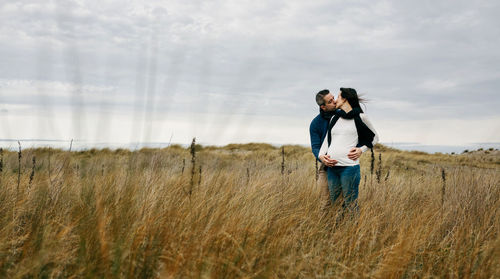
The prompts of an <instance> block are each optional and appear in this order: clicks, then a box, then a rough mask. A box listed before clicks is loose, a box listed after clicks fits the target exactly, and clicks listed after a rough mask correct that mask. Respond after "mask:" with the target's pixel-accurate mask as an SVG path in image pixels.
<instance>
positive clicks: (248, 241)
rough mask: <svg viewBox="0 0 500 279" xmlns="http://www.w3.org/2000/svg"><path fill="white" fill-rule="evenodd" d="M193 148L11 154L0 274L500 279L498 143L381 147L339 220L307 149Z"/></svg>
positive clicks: (0, 227)
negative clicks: (490, 146)
mask: <svg viewBox="0 0 500 279" xmlns="http://www.w3.org/2000/svg"><path fill="white" fill-rule="evenodd" d="M194 150H195V158H194V160H193V159H192V153H191V150H190V149H184V148H182V147H180V146H170V147H169V148H164V149H142V150H140V151H136V152H130V151H127V150H116V151H111V150H106V149H104V150H87V151H82V152H68V151H62V150H54V149H27V150H23V151H22V153H21V154H22V156H21V157H20V159H19V154H18V153H17V152H7V151H3V152H2V154H1V155H0V156H1V166H0V171H1V172H0V212H1V213H0V278H33V277H35V278H36V277H40V278H96V277H97V278H155V277H159V278H332V277H343V278H495V277H496V278H499V277H500V236H499V231H500V171H499V170H500V154H499V152H498V151H495V150H487V151H476V152H469V153H467V154H461V155H444V154H436V155H429V154H425V153H421V152H402V151H398V150H394V149H390V148H386V147H384V146H377V147H376V149H375V157H374V158H375V160H374V165H373V168H372V167H371V164H372V161H371V156H370V153H367V154H364V155H363V157H362V160H361V173H362V180H361V184H360V196H359V204H360V215H359V217H357V218H353V219H345V220H344V221H343V222H341V223H338V224H336V223H335V218H334V215H335V214H336V210H335V209H333V208H332V210H331V212H330V213H329V214H327V215H326V216H325V215H323V214H322V211H321V209H320V206H319V205H320V203H319V202H318V201H319V189H318V188H317V187H316V185H315V162H314V158H313V156H312V154H311V152H310V150H309V149H307V148H303V147H300V146H284V156H283V153H282V151H283V150H282V149H281V148H275V147H273V146H271V145H267V144H246V145H228V146H225V147H209V146H208V147H202V146H196V148H194ZM283 158H284V159H283ZM193 162H194V168H193Z"/></svg>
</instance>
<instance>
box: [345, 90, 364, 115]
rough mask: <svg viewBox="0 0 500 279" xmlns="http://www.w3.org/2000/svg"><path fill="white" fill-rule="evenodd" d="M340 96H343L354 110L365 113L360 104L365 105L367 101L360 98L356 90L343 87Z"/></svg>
mask: <svg viewBox="0 0 500 279" xmlns="http://www.w3.org/2000/svg"><path fill="white" fill-rule="evenodd" d="M340 95H342V98H344V99H346V100H347V102H349V105H351V107H352V108H359V109H360V110H361V112H363V109H362V108H361V106H360V105H359V104H360V103H364V102H365V99H363V98H360V97H358V92H356V90H355V89H354V88H344V87H341V88H340Z"/></svg>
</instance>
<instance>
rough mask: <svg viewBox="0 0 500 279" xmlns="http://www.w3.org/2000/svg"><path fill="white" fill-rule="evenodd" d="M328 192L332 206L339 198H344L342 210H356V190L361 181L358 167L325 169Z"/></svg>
mask: <svg viewBox="0 0 500 279" xmlns="http://www.w3.org/2000/svg"><path fill="white" fill-rule="evenodd" d="M327 175H328V190H330V200H331V201H332V204H335V201H336V200H337V199H338V197H339V196H340V193H342V194H343V196H344V203H343V204H342V207H343V208H346V207H347V208H349V209H354V210H356V211H357V209H358V203H357V199H358V190H359V182H360V180H361V173H360V169H359V165H356V166H334V167H329V168H327Z"/></svg>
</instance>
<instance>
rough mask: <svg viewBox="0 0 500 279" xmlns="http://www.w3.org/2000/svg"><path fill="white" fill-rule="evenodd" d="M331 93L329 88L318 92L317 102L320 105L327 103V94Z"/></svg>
mask: <svg viewBox="0 0 500 279" xmlns="http://www.w3.org/2000/svg"><path fill="white" fill-rule="evenodd" d="M328 94H330V90H328V89H323V90H321V91H319V92H318V94H316V104H318V106H322V105H324V104H325V96H326V95H328Z"/></svg>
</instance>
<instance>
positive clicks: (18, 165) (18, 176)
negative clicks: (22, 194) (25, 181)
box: [16, 141, 22, 200]
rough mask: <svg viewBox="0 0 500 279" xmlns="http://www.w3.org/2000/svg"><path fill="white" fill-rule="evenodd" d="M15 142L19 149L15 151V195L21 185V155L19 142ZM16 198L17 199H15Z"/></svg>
mask: <svg viewBox="0 0 500 279" xmlns="http://www.w3.org/2000/svg"><path fill="white" fill-rule="evenodd" d="M17 144H18V145H19V151H18V153H17V155H18V156H17V163H18V164H17V189H16V193H17V194H16V196H17V195H19V186H20V185H21V157H22V152H21V142H19V141H17ZM16 200H17V199H16Z"/></svg>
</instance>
